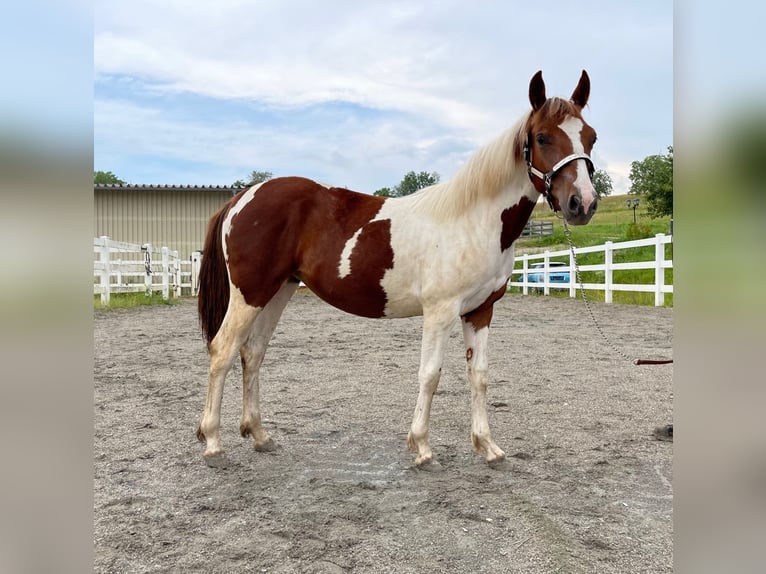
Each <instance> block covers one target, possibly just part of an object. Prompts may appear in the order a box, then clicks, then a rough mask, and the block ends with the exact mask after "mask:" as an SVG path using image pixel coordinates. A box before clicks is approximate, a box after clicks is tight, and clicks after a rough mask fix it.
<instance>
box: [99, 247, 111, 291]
mask: <svg viewBox="0 0 766 574" xmlns="http://www.w3.org/2000/svg"><path fill="white" fill-rule="evenodd" d="M99 239H100V240H101V245H100V249H99V251H98V260H99V262H100V263H101V265H102V267H101V276H100V287H101V304H102V305H109V296H110V294H111V293H110V290H109V289H110V288H109V276H110V275H111V273H112V267H111V265H110V264H109V262H110V256H109V237H108V236H107V235H102V236H101V237H100V238H99Z"/></svg>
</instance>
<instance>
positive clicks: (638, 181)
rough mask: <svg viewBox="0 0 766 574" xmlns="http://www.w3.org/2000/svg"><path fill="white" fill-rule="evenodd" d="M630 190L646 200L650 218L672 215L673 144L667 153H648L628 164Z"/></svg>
mask: <svg viewBox="0 0 766 574" xmlns="http://www.w3.org/2000/svg"><path fill="white" fill-rule="evenodd" d="M630 181H631V186H630V191H629V192H628V193H630V194H633V195H640V196H641V197H643V198H644V200H645V201H646V206H647V213H648V214H649V217H651V218H652V219H654V218H657V217H662V216H663V215H673V146H669V147H668V153H667V155H650V156H648V157H647V158H645V159H644V160H643V161H634V162H633V163H632V164H631V166H630Z"/></svg>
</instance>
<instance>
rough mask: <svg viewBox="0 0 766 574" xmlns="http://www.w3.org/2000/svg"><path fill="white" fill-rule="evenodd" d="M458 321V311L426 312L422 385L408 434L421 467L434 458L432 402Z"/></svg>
mask: <svg viewBox="0 0 766 574" xmlns="http://www.w3.org/2000/svg"><path fill="white" fill-rule="evenodd" d="M456 321H457V314H456V313H452V312H450V313H449V314H441V315H439V314H433V313H428V312H426V313H424V315H423V342H422V346H421V353H420V370H419V372H418V382H419V385H420V388H419V391H418V400H417V403H416V404H415V414H414V415H413V417H412V427H411V428H410V432H409V434H408V435H407V445H408V446H409V448H410V450H412V451H415V452H417V457H416V458H415V464H417V465H418V466H420V465H424V464H428V463H430V462H431V461H432V460H433V453H432V452H431V447H430V445H429V444H428V424H429V423H428V421H429V417H430V415H431V401H432V399H433V396H434V393H435V392H436V388H437V386H438V385H439V378H440V377H441V368H442V363H443V361H444V347H445V346H446V344H447V340H448V339H449V334H450V331H451V330H452V327H453V326H454V324H455V322H456Z"/></svg>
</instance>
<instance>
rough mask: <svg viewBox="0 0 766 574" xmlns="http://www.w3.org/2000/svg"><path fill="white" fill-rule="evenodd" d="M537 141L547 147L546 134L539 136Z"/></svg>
mask: <svg viewBox="0 0 766 574" xmlns="http://www.w3.org/2000/svg"><path fill="white" fill-rule="evenodd" d="M535 139H536V140H537V143H538V144H539V145H545V144H547V143H548V138H546V137H545V134H537V136H536V137H535Z"/></svg>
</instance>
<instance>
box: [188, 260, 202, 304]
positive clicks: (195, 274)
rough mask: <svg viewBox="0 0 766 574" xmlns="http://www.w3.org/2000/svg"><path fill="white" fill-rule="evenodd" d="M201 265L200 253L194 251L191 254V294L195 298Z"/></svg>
mask: <svg viewBox="0 0 766 574" xmlns="http://www.w3.org/2000/svg"><path fill="white" fill-rule="evenodd" d="M200 265H202V251H194V252H193V253H192V254H191V279H190V281H191V292H192V295H193V296H195V297H196V296H197V291H198V290H199V268H200Z"/></svg>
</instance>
